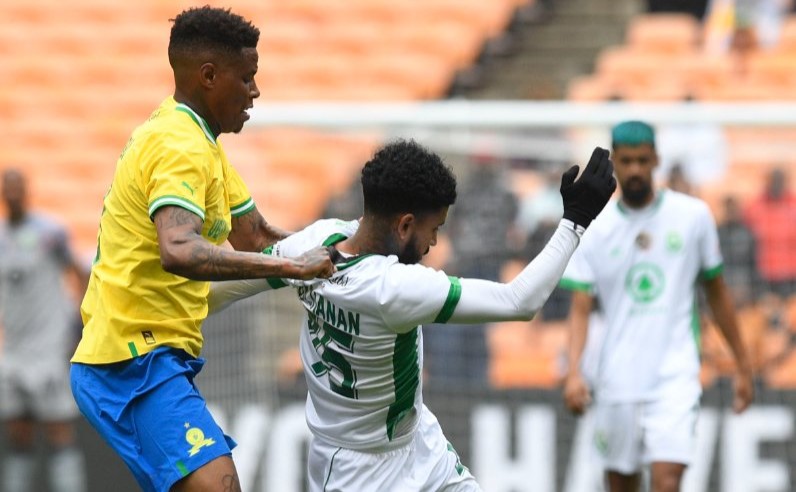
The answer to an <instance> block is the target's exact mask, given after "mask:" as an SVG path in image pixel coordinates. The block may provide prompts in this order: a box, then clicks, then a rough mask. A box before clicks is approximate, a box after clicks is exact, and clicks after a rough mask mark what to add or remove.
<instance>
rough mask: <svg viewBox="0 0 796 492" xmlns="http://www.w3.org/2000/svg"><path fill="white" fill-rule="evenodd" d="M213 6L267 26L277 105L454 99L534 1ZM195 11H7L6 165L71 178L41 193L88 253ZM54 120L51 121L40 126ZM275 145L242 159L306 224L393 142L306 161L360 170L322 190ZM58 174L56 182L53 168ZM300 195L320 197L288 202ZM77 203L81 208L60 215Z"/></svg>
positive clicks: (289, 216) (0, 61)
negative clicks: (176, 26) (462, 73)
mask: <svg viewBox="0 0 796 492" xmlns="http://www.w3.org/2000/svg"><path fill="white" fill-rule="evenodd" d="M209 3H210V4H212V5H216V6H223V7H230V8H232V9H233V10H234V11H236V12H239V13H242V14H244V15H245V16H247V17H249V18H251V19H252V20H253V21H254V23H255V24H256V25H258V26H259V27H260V28H261V42H260V51H261V57H260V73H259V74H258V76H257V81H258V84H259V85H260V89H261V91H262V99H263V100H324V99H327V100H351V101H354V100H374V101H376V100H395V101H408V100H419V99H430V98H436V97H441V96H444V95H445V94H446V92H447V90H448V87H449V86H450V84H451V82H452V81H453V78H454V74H455V71H456V70H457V69H460V68H463V67H465V66H466V65H467V64H468V63H471V62H472V61H473V60H475V59H476V58H477V57H478V55H479V53H480V50H481V47H482V45H483V43H484V41H485V39H486V38H487V37H489V36H494V35H496V34H498V33H499V32H500V30H502V29H503V28H505V26H506V25H507V24H508V22H509V21H510V19H511V16H512V13H513V11H514V9H515V8H516V7H517V6H518V5H521V4H523V3H527V2H526V1H525V0H495V1H490V2H483V1H481V0H426V1H423V2H413V1H395V0H291V1H289V2H282V1H279V0H232V1H231V2H224V3H223V5H222V2H220V1H217V0H211V1H210V2H209ZM187 6H189V4H187V3H185V2H183V1H180V2H163V1H160V0H140V1H138V2H121V3H120V2H107V0H75V1H74V2H70V3H68V4H65V3H63V2H60V1H58V0H29V1H26V2H3V3H0V18H2V19H3V20H4V22H5V24H4V28H3V29H2V30H0V117H2V118H4V119H5V120H7V121H9V122H10V123H8V124H7V125H6V127H5V131H4V132H3V133H0V157H1V158H2V160H3V161H4V162H13V163H18V164H19V165H22V166H30V169H31V170H32V171H31V172H33V173H36V177H35V180H39V179H41V180H45V179H51V180H52V179H57V180H60V182H61V183H62V184H63V185H64V186H55V185H50V184H45V185H44V186H45V187H46V189H48V190H49V191H48V194H47V196H46V197H45V196H44V195H37V200H39V201H40V202H41V203H42V204H43V205H46V206H47V207H50V208H52V210H54V211H61V210H60V209H61V208H62V209H63V210H62V211H63V213H64V214H68V215H69V217H70V221H72V222H74V223H75V224H78V225H77V226H76V227H78V229H77V231H78V232H77V234H80V235H81V237H79V238H77V239H78V242H79V244H80V245H81V247H91V248H93V243H94V240H95V237H94V236H95V234H96V223H97V215H96V211H97V208H98V207H100V206H101V203H100V201H101V197H102V194H103V193H104V191H103V188H104V187H105V186H107V184H108V183H109V182H110V176H111V175H112V172H113V167H114V165H115V161H116V159H117V157H118V154H119V152H120V151H121V149H122V148H123V146H124V143H125V142H126V140H127V138H128V137H129V134H130V132H131V131H132V130H133V128H134V127H135V126H137V125H138V124H140V123H141V122H143V121H144V120H145V119H146V117H147V116H148V115H149V114H150V112H151V111H152V110H153V109H154V108H155V107H156V106H157V105H158V104H159V103H160V102H161V101H162V100H163V98H165V97H166V96H167V95H168V94H170V93H171V91H172V88H173V80H172V75H171V70H170V68H169V66H168V63H167V59H166V52H165V51H166V46H167V43H168V33H169V27H170V24H169V22H168V19H169V18H172V17H173V16H174V15H176V14H177V13H179V11H180V10H182V9H183V8H185V7H187ZM429 27H431V28H429ZM42 115H46V122H44V123H40V124H38V125H37V124H36V123H37V122H41V120H42ZM265 133H267V132H265ZM310 133H311V132H309V133H308V134H307V135H305V136H304V137H302V138H296V139H295V140H294V141H293V145H294V147H293V148H305V147H309V146H311V143H310V144H308V143H307V142H313V141H316V142H317V140H313V139H314V138H316V137H310V136H309V134H310ZM262 135H264V132H263V131H253V132H245V133H244V134H242V135H240V136H235V137H234V138H240V139H241V140H239V142H246V141H248V140H249V139H251V140H256V139H258V138H260V137H261V136H262ZM225 138H226V137H225ZM266 141H267V142H268V143H267V144H263V146H260V145H259V144H258V145H248V146H247V144H245V143H244V144H243V146H244V147H246V148H247V149H248V150H244V151H243V152H241V153H240V155H239V156H238V158H237V161H238V162H239V165H240V166H241V167H242V168H243V169H247V172H249V173H250V174H252V175H259V174H260V173H262V172H263V170H266V171H268V170H269V168H270V170H271V171H273V172H275V173H277V174H278V175H279V176H278V178H275V179H273V180H270V179H269V180H262V179H261V180H259V182H262V183H263V184H259V182H258V184H257V185H255V186H256V187H257V193H259V196H261V197H262V200H264V201H265V202H266V203H270V202H272V201H275V202H279V204H278V205H275V208H274V210H275V212H274V213H275V214H276V215H275V217H274V218H272V217H269V220H276V219H277V218H284V219H285V220H286V223H292V224H297V223H299V222H302V221H306V220H309V219H311V218H312V217H311V214H312V213H317V212H318V210H319V209H320V207H321V206H322V203H323V201H324V200H325V199H326V198H327V197H328V194H329V193H330V192H332V191H333V190H338V189H340V188H343V187H344V186H345V185H346V184H347V179H350V176H351V175H352V174H354V171H355V170H356V169H357V168H358V166H359V165H361V163H362V162H364V159H366V158H367V157H368V155H369V153H370V152H372V150H373V147H374V146H375V144H376V142H378V141H379V137H377V138H373V139H372V140H368V141H366V142H365V143H362V142H355V143H351V142H349V143H341V144H339V145H332V144H329V143H328V142H327V143H325V144H323V145H320V146H319V148H321V149H323V152H319V153H317V154H314V155H308V154H301V155H302V156H303V157H302V158H303V159H311V160H314V161H316V162H322V163H326V165H329V163H332V165H333V166H334V167H338V168H343V169H346V173H344V175H345V176H346V178H341V177H340V176H338V175H337V174H332V175H330V174H329V173H328V169H327V168H325V167H323V166H319V167H318V169H325V171H324V172H325V173H326V174H314V176H316V178H318V177H319V176H324V178H318V179H315V180H312V181H313V182H311V183H309V184H307V183H300V182H299V181H300V179H301V178H302V176H303V174H297V173H291V172H288V171H287V168H288V167H290V166H294V165H295V166H297V167H298V168H299V169H303V170H304V171H305V172H309V171H308V170H311V169H315V168H314V167H313V166H316V165H317V164H312V163H303V162H302V163H297V162H295V160H294V161H285V160H282V161H280V162H283V163H286V164H280V165H275V164H268V162H266V161H264V160H263V161H259V160H258V159H257V157H258V155H261V154H263V155H267V154H268V153H269V147H268V146H269V145H273V146H276V147H279V146H280V145H281V144H279V143H278V142H277V141H276V140H275V139H270V138H266ZM78 144H79V146H80V148H77V147H78ZM231 148H232V147H230V149H231ZM352 149H355V150H352ZM277 153H279V152H275V154H277ZM322 154H323V155H322ZM280 159H281V158H280ZM250 160H251V161H252V162H249V161H250ZM274 166H276V167H274ZM46 169H50V172H49V174H48V173H47V172H46V171H42V170H46ZM305 174H306V173H305ZM61 178H63V179H61ZM87 181H91V183H89V184H86V185H85V186H84V188H85V189H86V190H89V189H90V190H93V191H90V192H87V193H85V194H79V193H78V194H69V192H68V190H67V188H68V187H70V186H73V185H74V186H76V187H78V189H80V186H83V185H80V184H79V183H83V182H87ZM324 181H325V182H326V184H323V185H320V184H318V183H323V182H324ZM95 184H96V185H97V186H96V188H94V187H93V186H94V185H95ZM100 185H101V186H100ZM42 189H45V188H42ZM291 189H296V190H299V192H300V193H301V194H303V195H307V194H309V195H311V196H312V199H311V200H307V201H306V202H302V203H301V204H298V205H292V206H286V205H284V204H285V203H287V202H288V201H289V200H290V199H291V198H290V193H289V190H291ZM285 190H288V191H285ZM65 201H68V202H69V203H70V204H73V205H70V206H69V207H59V206H58V204H59V203H63V202H65ZM73 206H74V207H75V210H72V209H71V208H70V207H73ZM302 207H303V208H302ZM78 209H80V210H78ZM83 209H84V210H85V211H82V210H83ZM89 217H90V220H89Z"/></svg>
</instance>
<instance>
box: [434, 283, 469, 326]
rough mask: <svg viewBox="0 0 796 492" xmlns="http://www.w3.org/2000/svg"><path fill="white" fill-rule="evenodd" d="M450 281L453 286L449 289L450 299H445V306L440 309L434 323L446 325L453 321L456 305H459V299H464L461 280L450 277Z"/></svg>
mask: <svg viewBox="0 0 796 492" xmlns="http://www.w3.org/2000/svg"><path fill="white" fill-rule="evenodd" d="M448 279H449V280H450V282H451V286H450V288H449V289H448V298H447V299H445V304H443V305H442V309H440V311H439V314H438V315H437V317H436V318H435V319H434V323H446V322H447V321H448V320H449V319H451V316H453V311H454V310H455V309H456V305H458V304H459V299H461V298H462V283H461V282H460V281H459V278H458V277H448Z"/></svg>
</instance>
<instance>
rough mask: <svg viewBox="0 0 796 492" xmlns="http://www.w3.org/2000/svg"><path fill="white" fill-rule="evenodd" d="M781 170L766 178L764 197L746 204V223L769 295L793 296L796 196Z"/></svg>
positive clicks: (795, 255)
mask: <svg viewBox="0 0 796 492" xmlns="http://www.w3.org/2000/svg"><path fill="white" fill-rule="evenodd" d="M787 179H788V176H787V175H786V174H785V171H784V170H783V169H781V168H777V169H774V170H772V171H771V172H770V174H769V175H768V180H767V183H766V188H765V190H764V192H763V194H762V195H761V196H760V197H758V198H757V199H755V200H753V201H752V202H750V203H749V205H748V207H747V209H746V211H745V219H746V223H747V224H748V225H749V227H750V229H751V230H752V232H753V233H754V235H755V239H756V241H757V270H758V272H759V273H760V276H761V277H762V279H763V281H764V284H765V285H766V289H767V290H768V292H771V293H774V294H776V295H778V296H780V297H787V296H790V295H792V294H794V293H796V254H794V251H796V227H794V224H796V196H794V195H793V193H791V192H790V191H789V189H788V184H787Z"/></svg>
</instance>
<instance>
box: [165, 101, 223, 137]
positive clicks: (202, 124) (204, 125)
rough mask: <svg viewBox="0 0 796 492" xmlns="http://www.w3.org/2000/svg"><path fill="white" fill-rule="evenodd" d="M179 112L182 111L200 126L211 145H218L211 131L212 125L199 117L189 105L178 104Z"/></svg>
mask: <svg viewBox="0 0 796 492" xmlns="http://www.w3.org/2000/svg"><path fill="white" fill-rule="evenodd" d="M175 109H176V110H177V111H182V112H183V113H185V114H187V115H188V116H190V117H191V119H192V120H193V121H194V123H196V124H197V125H199V128H201V129H202V133H204V134H205V137H207V140H209V141H210V143H211V144H213V145H215V144H216V137H215V135H213V132H212V131H211V130H210V125H208V124H207V122H206V121H205V119H204V118H202V117H201V116H199V114H198V113H197V112H196V111H194V110H193V109H191V108H190V106H188V105H187V104H183V103H177V107H176V108H175Z"/></svg>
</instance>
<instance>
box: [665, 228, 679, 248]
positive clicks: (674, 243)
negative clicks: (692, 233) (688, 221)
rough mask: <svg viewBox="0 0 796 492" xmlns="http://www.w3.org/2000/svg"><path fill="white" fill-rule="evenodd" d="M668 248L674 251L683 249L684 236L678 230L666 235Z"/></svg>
mask: <svg viewBox="0 0 796 492" xmlns="http://www.w3.org/2000/svg"><path fill="white" fill-rule="evenodd" d="M666 249H667V250H669V251H670V252H672V253H677V252H679V251H680V250H681V249H683V238H682V236H680V234H679V233H677V231H671V232H670V233H669V234H667V235H666Z"/></svg>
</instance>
